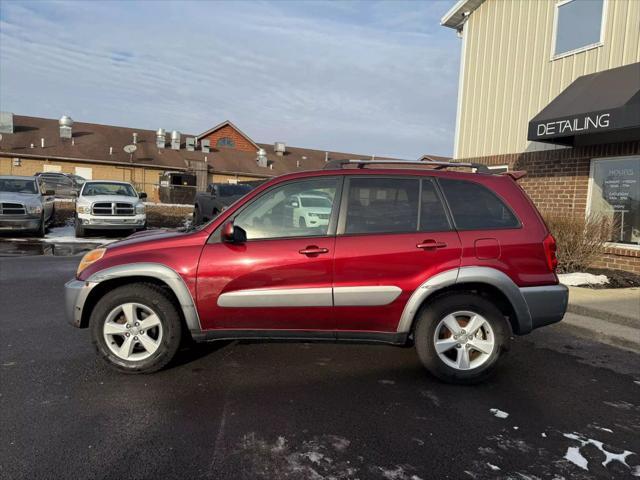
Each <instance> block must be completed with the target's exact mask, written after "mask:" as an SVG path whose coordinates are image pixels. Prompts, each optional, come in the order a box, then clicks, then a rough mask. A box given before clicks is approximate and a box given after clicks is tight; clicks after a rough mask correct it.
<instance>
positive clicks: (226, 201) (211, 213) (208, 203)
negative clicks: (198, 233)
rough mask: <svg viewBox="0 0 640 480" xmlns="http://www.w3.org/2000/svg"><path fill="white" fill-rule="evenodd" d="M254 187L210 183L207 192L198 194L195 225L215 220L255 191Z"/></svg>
mask: <svg viewBox="0 0 640 480" xmlns="http://www.w3.org/2000/svg"><path fill="white" fill-rule="evenodd" d="M253 188H254V186H252V185H245V184H240V183H238V184H236V183H210V184H209V186H208V187H207V191H206V192H199V193H196V199H195V205H194V206H193V223H194V224H195V225H200V224H201V223H203V222H208V221H209V220H211V219H212V218H215V217H216V216H217V215H218V214H219V213H220V212H222V211H223V210H224V209H226V208H227V207H228V206H229V205H231V204H232V203H233V202H235V201H236V200H238V199H240V198H242V197H243V196H244V195H246V194H247V193H249V192H250V191H251V190H253Z"/></svg>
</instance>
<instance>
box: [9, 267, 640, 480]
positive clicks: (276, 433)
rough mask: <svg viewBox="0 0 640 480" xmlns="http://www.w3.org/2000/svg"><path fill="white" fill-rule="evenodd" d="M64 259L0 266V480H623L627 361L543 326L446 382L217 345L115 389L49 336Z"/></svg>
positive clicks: (301, 352)
mask: <svg viewBox="0 0 640 480" xmlns="http://www.w3.org/2000/svg"><path fill="white" fill-rule="evenodd" d="M78 261H79V257H55V256H48V257H47V256H34V257H21V258H0V478H2V479H54V478H68V479H71V478H73V479H84V478H100V479H111V478H113V479H128V478H135V479H147V478H148V479H165V478H193V479H196V478H210V479H295V480H297V479H318V480H320V479H356V478H359V479H369V478H371V479H390V480H419V479H423V480H426V479H440V478H451V479H465V478H469V479H483V478H500V479H507V478H514V479H528V478H529V479H536V478H540V479H552V478H557V479H561V478H564V479H588V478H636V477H637V476H640V433H639V432H640V356H638V355H636V354H634V353H631V352H628V351H624V350H618V349H616V348H613V347H610V346H607V345H602V344H599V343H594V342H592V341H589V340H586V339H581V338H578V337H574V336H572V334H571V331H570V329H568V328H567V327H566V326H564V325H562V324H560V325H557V326H552V327H549V328H546V329H542V330H540V331H537V332H534V333H533V334H532V335H529V336H527V337H521V338H517V339H516V340H515V342H513V344H512V348H511V351H510V352H509V354H508V356H507V357H505V358H504V361H503V362H502V364H501V366H500V367H499V370H498V372H497V374H496V376H495V377H494V378H493V379H491V380H490V381H488V382H486V383H484V384H482V385H477V386H472V387H462V386H452V385H445V384H442V383H440V382H439V381H437V380H436V379H435V378H434V377H432V376H430V375H429V374H428V373H426V372H425V371H424V370H423V368H422V367H421V365H420V363H419V361H418V358H417V356H416V353H415V351H414V350H413V349H410V348H395V347H387V346H369V345H346V344H323V343H258V342H231V343H220V344H211V345H206V346H201V347H198V348H193V349H189V350H183V351H181V352H180V354H179V356H178V359H177V360H176V361H175V362H174V363H173V365H171V366H170V368H168V369H166V370H164V371H161V372H159V373H156V374H153V375H145V376H125V375H121V374H118V373H115V372H113V371H111V370H109V369H108V368H107V367H105V366H103V365H102V364H101V363H100V362H99V361H98V359H97V357H96V355H95V352H94V350H93V347H92V345H91V342H90V337H89V332H88V331H87V330H77V329H75V328H73V327H71V326H70V325H68V324H67V323H66V319H65V318H64V308H63V302H64V300H63V284H64V282H65V281H66V280H68V279H69V278H71V277H72V276H73V272H74V270H75V268H76V265H77V263H78Z"/></svg>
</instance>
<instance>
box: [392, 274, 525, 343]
mask: <svg viewBox="0 0 640 480" xmlns="http://www.w3.org/2000/svg"><path fill="white" fill-rule="evenodd" d="M469 291H471V292H474V293H476V294H478V295H480V296H482V297H485V298H488V299H490V300H491V301H492V302H493V303H494V304H495V305H496V306H497V307H498V308H499V309H500V311H501V312H502V313H503V314H504V315H505V317H507V318H508V320H509V324H510V326H511V330H512V331H513V332H514V333H516V334H518V335H522V334H525V333H529V332H530V331H531V330H532V321H531V314H530V312H529V308H528V306H527V303H526V301H525V299H524V297H523V296H522V293H521V292H520V289H519V287H518V286H517V285H516V284H515V283H514V282H513V280H511V279H510V278H509V277H508V276H507V275H506V274H504V273H503V272H501V271H499V270H496V269H494V268H490V267H462V268H460V269H452V270H448V271H445V272H442V273H440V274H438V275H435V276H433V277H431V278H430V279H428V280H427V281H425V282H424V283H423V284H422V285H420V286H419V287H418V288H417V289H416V290H415V291H414V293H413V294H412V295H411V297H410V298H409V301H408V302H407V304H406V305H405V308H404V311H403V312H402V316H401V318H400V322H399V323H398V329H397V331H398V333H410V332H413V329H414V326H415V320H416V319H417V317H418V314H419V313H420V311H421V310H422V309H424V308H426V307H427V306H428V305H429V304H431V303H432V302H434V301H435V300H436V299H437V298H439V297H442V296H443V295H448V294H452V293H456V292H469Z"/></svg>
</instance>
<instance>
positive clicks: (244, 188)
mask: <svg viewBox="0 0 640 480" xmlns="http://www.w3.org/2000/svg"><path fill="white" fill-rule="evenodd" d="M252 189H253V187H251V186H250V185H237V184H233V183H229V184H224V185H218V192H219V194H220V195H221V196H223V197H232V196H234V195H244V194H246V193H249V192H250V191H251V190H252Z"/></svg>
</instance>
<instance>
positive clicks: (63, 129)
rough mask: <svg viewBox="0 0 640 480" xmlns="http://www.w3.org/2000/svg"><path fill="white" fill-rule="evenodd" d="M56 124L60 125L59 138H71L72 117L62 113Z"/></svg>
mask: <svg viewBox="0 0 640 480" xmlns="http://www.w3.org/2000/svg"><path fill="white" fill-rule="evenodd" d="M58 125H59V126H60V138H71V132H72V129H73V119H72V118H71V117H69V116H68V115H63V116H62V117H60V120H58Z"/></svg>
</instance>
